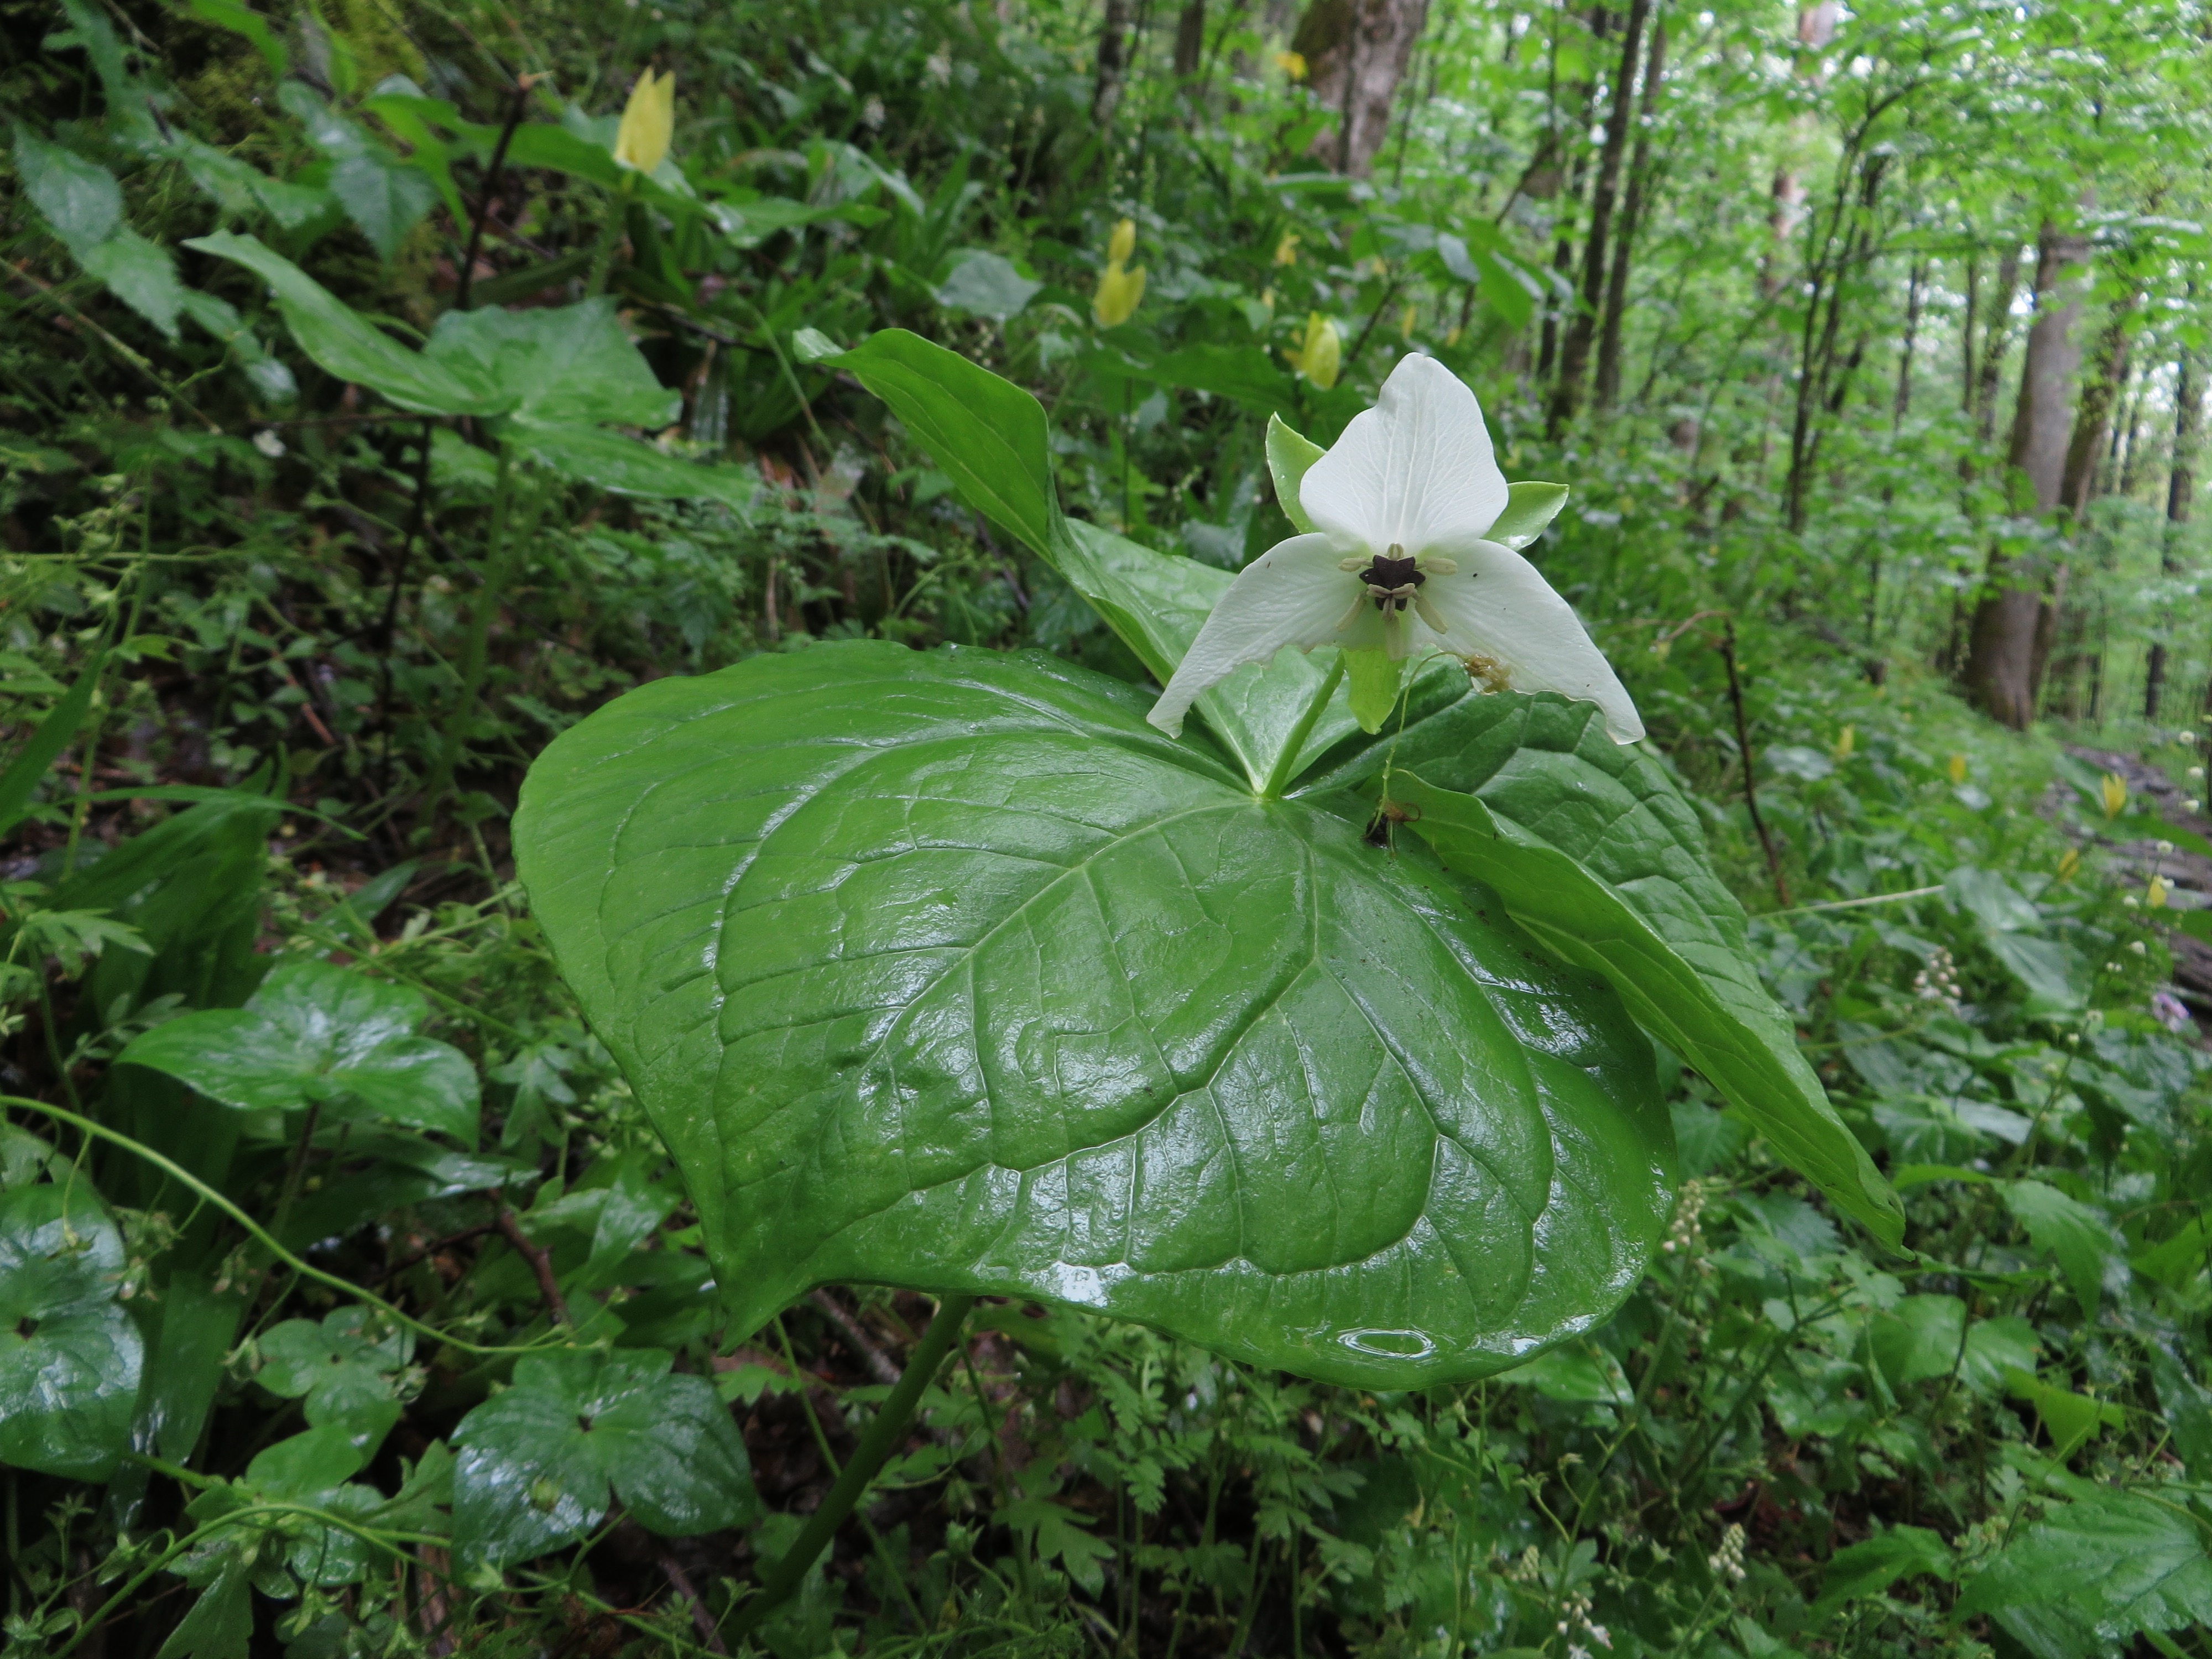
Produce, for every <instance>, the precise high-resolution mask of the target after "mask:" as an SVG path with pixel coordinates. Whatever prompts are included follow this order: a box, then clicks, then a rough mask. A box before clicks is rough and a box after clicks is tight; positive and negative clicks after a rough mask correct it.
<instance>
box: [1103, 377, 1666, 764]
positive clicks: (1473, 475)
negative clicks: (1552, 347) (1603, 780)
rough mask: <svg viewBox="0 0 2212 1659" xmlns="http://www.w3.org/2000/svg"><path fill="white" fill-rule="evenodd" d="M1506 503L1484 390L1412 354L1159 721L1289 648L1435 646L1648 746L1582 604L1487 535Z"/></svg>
mask: <svg viewBox="0 0 2212 1659" xmlns="http://www.w3.org/2000/svg"><path fill="white" fill-rule="evenodd" d="M1298 501H1299V504H1300V505H1301V506H1302V507H1304V509H1305V513H1306V517H1307V518H1308V519H1309V520H1311V521H1312V523H1313V524H1314V526H1315V529H1314V530H1313V531H1312V532H1310V533H1308V534H1306V535H1302V536H1293V537H1291V538H1290V539H1289V540H1288V541H1284V542H1278V543H1276V544H1275V545H1274V546H1273V547H1272V548H1270V549H1268V550H1267V551H1266V552H1265V553H1262V554H1261V556H1259V557H1258V558H1256V559H1255V560H1253V561H1252V562H1251V563H1250V564H1249V565H1247V566H1246V567H1245V568H1244V569H1243V572H1242V573H1240V574H1238V576H1237V580H1236V581H1235V582H1233V583H1232V584H1231V586H1230V588H1229V591H1228V592H1226V593H1224V594H1223V595H1222V596H1221V600H1220V603H1218V605H1215V606H1214V607H1213V613H1212V615H1211V616H1209V617H1207V618H1206V625H1205V626H1204V627H1203V628H1201V629H1199V632H1198V637H1197V638H1196V639H1195V640H1194V641H1192V642H1191V647H1190V651H1189V653H1188V654H1187V655H1186V656H1185V657H1184V658H1183V659H1182V665H1180V666H1178V667H1177V668H1176V671H1175V674H1174V676H1173V677H1172V678H1170V680H1169V681H1168V684H1167V689H1166V690H1164V691H1163V692H1162V693H1161V694H1160V700H1159V702H1158V703H1156V704H1154V705H1153V708H1152V713H1151V714H1150V715H1148V716H1147V717H1146V718H1148V719H1149V720H1151V721H1152V724H1153V725H1154V726H1158V727H1159V728H1160V730H1162V731H1164V732H1167V733H1168V734H1169V735H1170V736H1176V735H1178V734H1180V733H1181V732H1182V721H1183V716H1184V714H1186V713H1188V710H1189V708H1190V706H1191V704H1192V703H1193V702H1195V701H1196V700H1197V699H1198V698H1199V697H1200V696H1202V695H1203V694H1204V693H1205V692H1206V691H1208V690H1211V689H1212V687H1214V686H1216V685H1218V684H1220V683H1221V682H1222V681H1223V680H1225V679H1226V678H1229V676H1230V675H1231V674H1232V673H1234V672H1236V671H1237V670H1238V669H1239V668H1242V667H1243V666H1244V665H1246V664H1247V663H1255V662H1256V663H1264V662H1267V661H1268V660H1270V659H1272V658H1273V656H1274V654H1275V653H1276V652H1277V651H1278V650H1279V649H1280V648H1281V647H1284V646H1286V645H1294V646H1296V647H1297V648H1298V649H1299V650H1301V651H1311V650H1313V649H1314V648H1315V647H1317V646H1324V645H1334V646H1336V647H1340V648H1341V649H1343V650H1346V651H1376V652H1384V653H1388V654H1389V656H1390V657H1392V658H1393V659H1399V660H1403V659H1405V658H1407V657H1408V656H1412V655H1414V654H1416V653H1421V652H1425V651H1429V650H1431V649H1434V650H1438V651H1442V652H1444V653H1448V654H1449V655H1451V656H1455V657H1457V658H1459V659H1461V660H1462V661H1463V662H1465V663H1466V664H1467V665H1468V671H1469V672H1470V673H1471V674H1473V675H1474V677H1475V678H1477V679H1478V680H1479V681H1480V682H1482V683H1483V684H1487V685H1490V686H1492V688H1493V689H1494V688H1496V687H1497V686H1498V685H1500V684H1503V685H1504V686H1510V688H1511V689H1512V690H1516V691H1556V692H1558V693H1559V694H1560V695H1561V696H1565V697H1569V698H1571V699H1573V700H1575V701H1577V702H1594V703H1595V704H1597V706H1598V708H1600V709H1601V711H1602V712H1603V714H1604V715H1605V726H1606V731H1607V733H1608V734H1610V735H1611V737H1612V738H1613V741H1614V742H1615V743H1634V742H1635V741H1636V740H1637V739H1638V738H1641V737H1642V736H1643V735H1644V722H1643V720H1640V719H1638V716H1637V713H1636V705H1635V704H1634V703H1633V702H1631V701H1630V700H1629V696H1628V692H1627V690H1626V688H1625V687H1623V686H1622V684H1620V679H1619V678H1617V677H1616V676H1615V675H1614V673H1613V667H1612V665H1611V664H1609V663H1607V661H1606V659H1605V654H1604V653H1602V652H1601V651H1600V650H1599V649H1598V648H1597V647H1596V646H1595V644H1593V643H1592V642H1591V641H1590V637H1589V634H1587V633H1586V632H1584V631H1583V625H1582V623H1581V622H1580V621H1579V620H1578V619H1577V617H1576V616H1575V613H1574V611H1573V609H1572V607H1571V606H1570V605H1568V604H1567V602H1566V601H1565V599H1561V598H1560V597H1559V595H1558V594H1557V593H1555V592H1553V591H1552V587H1551V585H1550V584H1549V583H1548V582H1547V581H1546V580H1544V579H1543V577H1542V576H1541V575H1540V574H1538V573H1537V570H1536V568H1535V566H1534V565H1532V564H1530V563H1529V562H1528V560H1526V559H1524V558H1522V556H1520V555H1519V554H1518V553H1516V552H1514V551H1513V550H1511V549H1510V548H1509V547H1506V546H1504V545H1503V544H1500V543H1498V542H1493V541H1486V540H1485V539H1484V537H1485V535H1486V532H1488V531H1489V529H1490V527H1491V526H1492V525H1494V524H1496V523H1497V522H1498V514H1499V513H1503V512H1504V510H1505V505H1506V501H1507V492H1506V487H1505V475H1504V473H1502V472H1500V471H1498V462H1497V459H1496V458H1495V456H1494V455H1493V454H1492V451H1491V447H1490V431H1489V428H1487V427H1486V426H1485V425H1484V424H1483V420H1482V409H1481V406H1480V404H1477V403H1476V402H1475V399H1474V392H1470V391H1468V388H1467V386H1466V384H1465V383H1464V382H1463V381H1462V380H1460V378H1459V376H1457V375H1456V374H1453V373H1452V372H1451V371H1450V370H1449V369H1448V368H1445V367H1444V366H1443V364H1442V363H1440V362H1437V360H1436V359H1435V358H1433V357H1427V356H1406V357H1403V358H1401V359H1400V360H1399V362H1398V366H1397V368H1394V369H1393V370H1391V371H1390V378H1389V380H1386V381H1384V382H1383V392H1382V395H1381V397H1380V398H1377V399H1376V404H1375V407H1374V408H1372V409H1370V410H1366V411H1365V412H1364V413H1362V414H1359V415H1357V416H1353V417H1352V423H1351V425H1349V426H1347V427H1346V428H1345V429H1344V435H1343V436H1342V437H1341V438H1340V439H1338V440H1337V442H1336V447H1334V448H1333V449H1331V450H1329V451H1328V453H1326V454H1324V455H1323V456H1322V458H1321V459H1319V460H1317V461H1316V462H1315V463H1314V464H1313V465H1312V466H1311V467H1310V469H1308V471H1307V472H1306V475H1305V477H1304V481H1303V482H1302V483H1300V485H1299V487H1298Z"/></svg>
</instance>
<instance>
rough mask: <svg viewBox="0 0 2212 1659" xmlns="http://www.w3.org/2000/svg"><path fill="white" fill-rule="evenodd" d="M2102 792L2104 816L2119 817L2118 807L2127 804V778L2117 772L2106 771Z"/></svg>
mask: <svg viewBox="0 0 2212 1659" xmlns="http://www.w3.org/2000/svg"><path fill="white" fill-rule="evenodd" d="M2103 793H2104V797H2105V816H2106V817H2108V818H2116V817H2119V815H2120V809H2121V808H2122V807H2123V806H2125V805H2127V804H2128V782H2127V780H2126V779H2125V778H2124V777H2122V776H2121V775H2119V774H2118V773H2117V772H2107V773H2106V774H2105V785H2104V790H2103Z"/></svg>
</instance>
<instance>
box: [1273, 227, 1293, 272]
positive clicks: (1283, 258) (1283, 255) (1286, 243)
mask: <svg viewBox="0 0 2212 1659" xmlns="http://www.w3.org/2000/svg"><path fill="white" fill-rule="evenodd" d="M1297 262H1298V234H1297V232H1296V231H1295V230H1286V231H1285V232H1284V233H1283V240H1281V241H1279V242H1278V243H1276V244H1275V263H1276V264H1279V265H1294V264H1297Z"/></svg>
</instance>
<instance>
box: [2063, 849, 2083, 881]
mask: <svg viewBox="0 0 2212 1659" xmlns="http://www.w3.org/2000/svg"><path fill="white" fill-rule="evenodd" d="M2080 869H2081V848H2078V847H2069V848H2067V849H2066V856H2065V857H2063V858H2062V859H2060V860H2058V879H2059V880H2061V881H2071V880H2073V879H2074V877H2075V872H2077V871H2079V870H2080Z"/></svg>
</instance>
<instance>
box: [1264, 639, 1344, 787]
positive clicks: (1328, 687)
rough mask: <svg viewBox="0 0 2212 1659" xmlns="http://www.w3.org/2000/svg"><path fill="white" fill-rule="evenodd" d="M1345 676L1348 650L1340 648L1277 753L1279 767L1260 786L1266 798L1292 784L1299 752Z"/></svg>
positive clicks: (1276, 765) (1295, 775) (1276, 762)
mask: <svg viewBox="0 0 2212 1659" xmlns="http://www.w3.org/2000/svg"><path fill="white" fill-rule="evenodd" d="M1343 679H1344V653H1343V652H1341V651H1340V652H1338V653H1336V661H1335V662H1334V664H1332V665H1330V667H1329V671H1328V677H1327V678H1324V679H1323V680H1322V683H1321V690H1318V691H1316V692H1315V693H1314V699H1313V701H1312V702H1310V703H1308V704H1307V705H1306V712H1305V713H1304V714H1301V715H1299V716H1298V723H1297V725H1296V726H1292V727H1291V735H1290V736H1289V738H1286V739H1285V741H1284V744H1283V752H1282V753H1281V754H1279V755H1278V756H1276V757H1275V769H1274V770H1273V771H1272V772H1270V773H1268V774H1267V782H1266V783H1264V784H1262V785H1261V786H1260V793H1261V797H1262V798H1263V799H1267V800H1278V799H1281V797H1282V793H1283V791H1284V790H1285V789H1287V788H1289V787H1290V785H1291V779H1293V778H1295V777H1297V775H1298V773H1297V766H1298V755H1299V753H1300V751H1301V750H1304V748H1305V746H1306V738H1308V737H1310V736H1311V735H1312V732H1313V729H1314V722H1315V721H1316V720H1319V719H1320V718H1321V711H1322V709H1324V708H1328V700H1329V699H1330V698H1331V697H1333V696H1335V695H1336V688H1337V687H1338V685H1339V684H1341V683H1342V682H1343Z"/></svg>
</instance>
